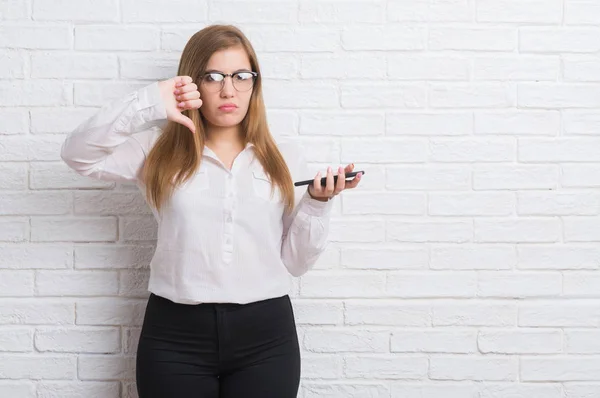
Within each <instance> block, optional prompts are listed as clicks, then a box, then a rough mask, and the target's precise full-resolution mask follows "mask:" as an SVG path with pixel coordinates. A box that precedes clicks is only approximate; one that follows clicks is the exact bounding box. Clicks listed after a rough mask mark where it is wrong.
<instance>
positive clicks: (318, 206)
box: [299, 190, 334, 217]
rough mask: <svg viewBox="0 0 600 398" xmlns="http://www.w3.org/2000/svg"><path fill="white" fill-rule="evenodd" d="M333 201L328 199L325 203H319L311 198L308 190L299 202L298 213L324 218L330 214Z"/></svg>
mask: <svg viewBox="0 0 600 398" xmlns="http://www.w3.org/2000/svg"><path fill="white" fill-rule="evenodd" d="M333 200H334V199H329V200H328V201H327V202H321V201H319V200H316V199H313V198H311V197H310V194H309V193H308V190H306V191H305V192H304V195H302V199H301V200H300V204H299V211H301V212H302V213H305V214H308V215H310V216H316V217H324V216H327V215H329V214H330V213H331V209H332V208H333Z"/></svg>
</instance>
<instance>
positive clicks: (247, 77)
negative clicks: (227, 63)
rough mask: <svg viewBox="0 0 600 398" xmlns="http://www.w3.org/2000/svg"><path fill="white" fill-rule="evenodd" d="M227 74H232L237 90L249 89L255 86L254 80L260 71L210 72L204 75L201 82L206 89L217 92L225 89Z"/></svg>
mask: <svg viewBox="0 0 600 398" xmlns="http://www.w3.org/2000/svg"><path fill="white" fill-rule="evenodd" d="M227 76H231V81H232V83H233V87H234V88H235V89H236V90H237V91H248V90H250V89H251V88H252V86H254V80H255V79H256V77H257V76H258V73H256V72H251V71H239V72H234V73H222V72H208V73H206V74H205V75H204V76H203V77H202V82H201V84H202V86H203V87H205V88H206V90H208V91H210V92H213V93H216V92H218V91H221V90H222V89H223V86H224V85H225V78H226V77H227Z"/></svg>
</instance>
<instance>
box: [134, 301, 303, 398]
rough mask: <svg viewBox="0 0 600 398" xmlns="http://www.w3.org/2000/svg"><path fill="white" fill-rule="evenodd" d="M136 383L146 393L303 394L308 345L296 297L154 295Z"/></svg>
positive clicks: (180, 397)
mask: <svg viewBox="0 0 600 398" xmlns="http://www.w3.org/2000/svg"><path fill="white" fill-rule="evenodd" d="M136 381H137V389H138V395H139V397H140V398H255V397H256V398H296V395H297V393H298V387H299V384H300V349H299V345H298V335H297V333H296V324H295V321H294V313H293V309H292V304H291V301H290V298H289V296H287V295H286V296H283V297H278V298H273V299H268V300H264V301H258V302H255V303H250V304H198V305H187V304H178V303H174V302H172V301H170V300H167V299H165V298H163V297H160V296H157V295H155V294H151V295H150V298H149V299H148V306H147V307H146V313H145V315H144V322H143V326H142V331H141V336H140V340H139V344H138V350H137V358H136Z"/></svg>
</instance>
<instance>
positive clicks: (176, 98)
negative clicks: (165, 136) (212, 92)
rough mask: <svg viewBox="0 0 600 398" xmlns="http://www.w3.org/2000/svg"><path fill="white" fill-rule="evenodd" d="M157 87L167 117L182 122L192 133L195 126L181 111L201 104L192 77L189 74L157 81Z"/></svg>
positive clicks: (195, 107)
mask: <svg viewBox="0 0 600 398" xmlns="http://www.w3.org/2000/svg"><path fill="white" fill-rule="evenodd" d="M158 88H159V89H160V95H161V97H162V100H163V103H164V104H165V108H166V110H167V119H168V120H170V121H173V122H176V123H179V124H182V125H184V126H185V127H187V128H188V129H190V131H191V132H192V133H195V132H196V126H194V122H192V119H190V118H189V117H187V116H185V115H184V114H183V113H181V112H183V111H185V110H188V109H198V108H200V107H201V106H202V100H201V99H200V92H199V91H198V86H197V85H196V84H195V83H194V82H193V80H192V78H191V77H189V76H177V77H173V78H171V79H168V80H163V81H160V82H158Z"/></svg>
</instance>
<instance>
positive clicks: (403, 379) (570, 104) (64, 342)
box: [0, 0, 600, 398]
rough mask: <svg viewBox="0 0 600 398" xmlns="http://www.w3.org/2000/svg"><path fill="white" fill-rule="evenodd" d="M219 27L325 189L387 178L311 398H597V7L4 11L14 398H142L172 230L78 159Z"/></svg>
mask: <svg viewBox="0 0 600 398" xmlns="http://www.w3.org/2000/svg"><path fill="white" fill-rule="evenodd" d="M214 22H230V23H234V24H237V25H238V26H240V27H241V28H242V29H243V30H244V31H245V32H246V33H247V34H248V36H249V37H250V39H251V40H252V42H253V44H254V46H255V48H256V49H257V51H258V53H259V57H260V60H261V63H262V69H263V71H264V74H265V78H266V82H265V96H266V102H267V106H268V116H269V122H270V124H271V126H272V129H273V132H274V133H275V134H276V135H278V136H288V137H292V138H294V139H296V140H298V141H299V142H301V143H303V144H304V145H305V146H306V147H307V149H308V152H307V157H308V159H309V161H310V163H311V170H314V171H316V170H317V169H323V168H324V167H325V166H326V165H329V164H334V165H337V164H339V163H346V162H355V163H356V164H357V167H358V168H359V169H365V170H366V171H367V174H366V176H365V179H364V181H363V183H362V185H361V188H360V189H359V190H357V191H354V192H348V193H345V194H344V195H343V197H342V198H341V199H339V200H338V203H336V207H335V210H334V217H333V221H332V229H331V240H332V243H331V245H330V247H329V249H328V251H327V252H326V253H325V254H324V255H323V257H322V258H321V259H320V260H319V263H318V265H317V267H316V268H317V269H315V270H313V271H311V272H310V273H309V274H307V275H306V276H304V277H303V278H301V279H300V280H297V281H295V282H296V283H295V290H294V292H293V295H294V305H295V310H296V319H297V323H298V327H299V335H300V343H301V346H302V356H303V359H304V361H303V381H302V388H301V393H300V395H299V398H317V397H318V398H334V397H335V398H338V397H339V398H363V397H365V398H366V397H370V398H508V397H512V398H517V397H519V398H520V397H527V398H598V397H600V343H599V341H600V276H599V275H598V274H597V273H598V270H599V268H600V246H599V244H600V232H598V231H600V228H599V226H600V194H599V193H598V188H600V162H599V161H598V159H600V157H599V156H598V153H599V152H598V148H599V147H600V138H598V137H599V134H600V111H599V108H600V58H599V55H598V54H599V51H600V39H599V38H600V1H598V0H335V1H334V0H256V1H253V0H226V1H221V0H218V1H217V0H200V1H196V0H194V1H192V0H143V1H142V0H107V1H95V0H94V1H92V0H0V176H1V178H0V397H7V398H13V397H14V398H59V397H60V398H79V397H94V398H136V397H137V395H136V393H135V384H134V375H135V374H134V359H135V350H136V345H137V340H138V336H139V331H140V325H141V321H142V317H143V310H144V307H145V298H146V296H147V292H146V290H145V289H146V284H147V277H148V272H147V265H148V262H149V261H150V258H151V256H152V253H153V243H154V242H153V239H155V236H156V235H155V231H154V228H155V222H154V220H153V219H152V216H151V214H150V212H149V211H148V208H147V206H146V205H145V203H144V202H143V199H142V197H141V195H140V194H139V193H137V192H136V191H135V190H134V189H132V187H131V186H128V185H115V184H112V183H107V182H100V181H95V180H91V179H87V178H83V177H81V176H78V175H76V174H75V173H73V172H72V171H70V170H69V169H68V168H67V167H66V166H65V165H64V164H63V163H62V162H61V161H60V158H59V148H60V145H61V144H62V141H63V140H64V137H65V134H66V133H68V132H69V131H70V130H71V129H73V128H74V127H75V126H76V125H77V124H79V123H80V122H81V121H83V120H84V119H85V118H87V117H89V116H90V115H91V114H93V113H94V112H95V111H96V110H97V109H98V107H100V106H102V105H103V104H104V103H106V101H108V100H110V99H112V98H115V97H118V96H121V95H124V94H126V93H127V92H129V91H131V90H133V89H135V88H138V87H141V86H143V85H146V84H148V83H150V82H152V81H154V80H157V79H163V78H168V77H171V76H174V75H175V73H176V67H177V63H178V57H179V54H180V51H181V50H182V49H183V46H184V45H185V43H186V41H187V39H188V38H189V37H190V35H191V34H193V33H194V32H196V31H197V30H199V29H201V28H202V27H204V26H206V25H208V24H210V23H214Z"/></svg>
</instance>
